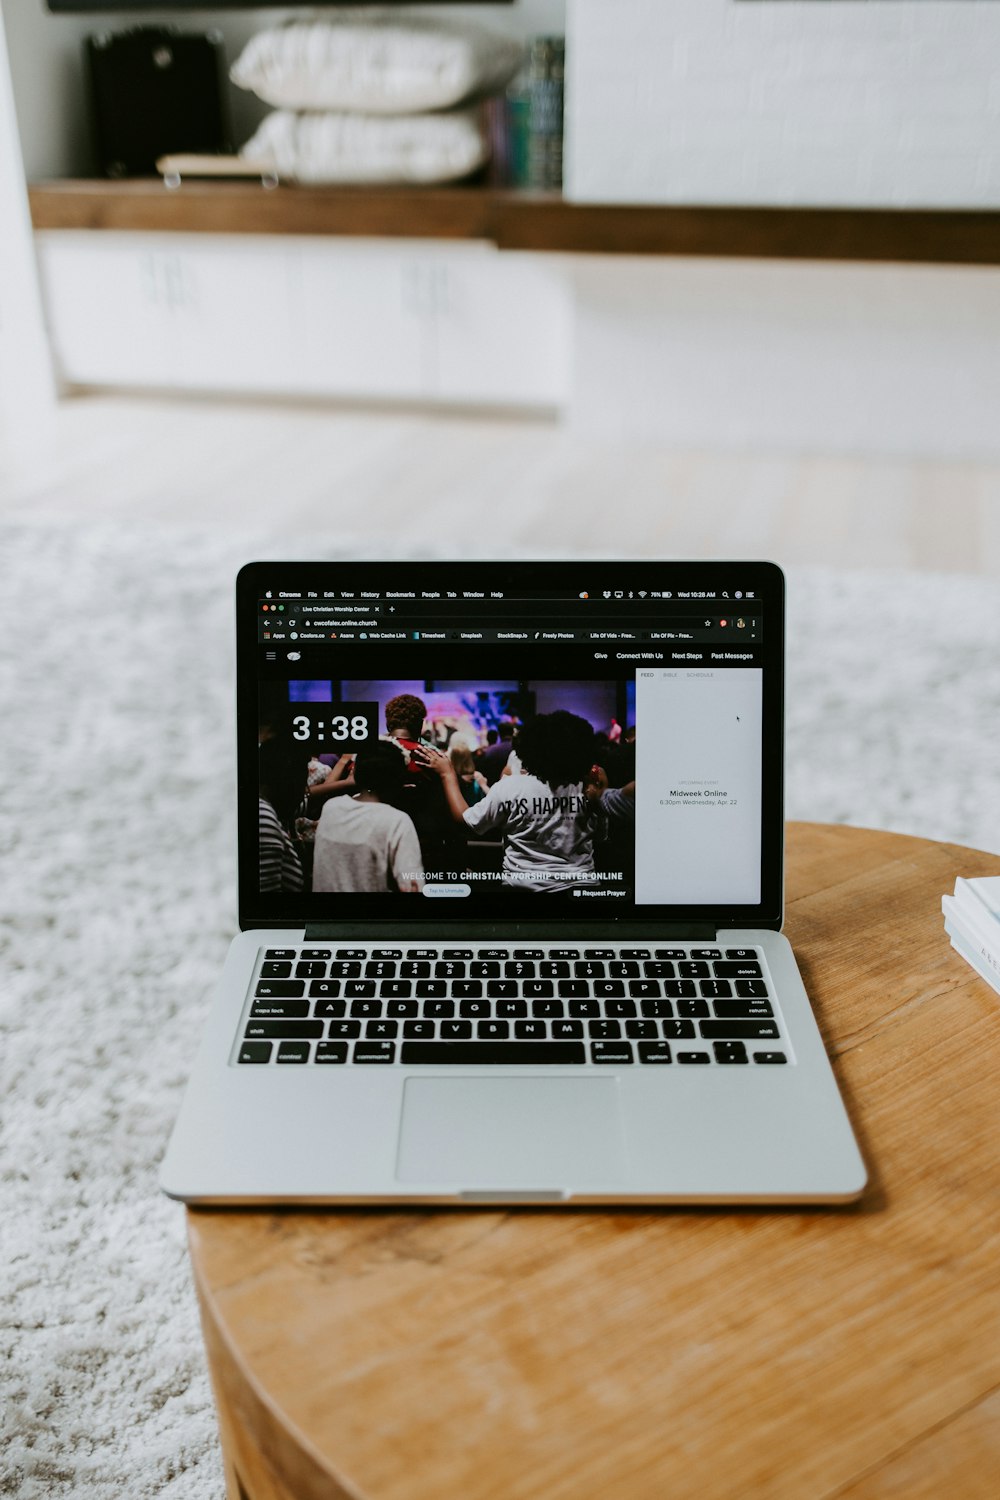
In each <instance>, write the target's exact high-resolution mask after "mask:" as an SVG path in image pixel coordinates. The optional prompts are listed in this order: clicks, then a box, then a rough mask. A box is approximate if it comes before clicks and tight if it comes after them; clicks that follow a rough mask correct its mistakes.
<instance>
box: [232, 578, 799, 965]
mask: <svg viewBox="0 0 1000 1500" xmlns="http://www.w3.org/2000/svg"><path fill="white" fill-rule="evenodd" d="M473 571H474V576H475V580H476V585H475V586H476V587H477V588H483V589H486V590H490V589H496V590H502V591H503V592H504V593H505V594H507V595H510V594H513V593H515V592H516V590H517V589H518V587H520V588H523V589H528V590H531V591H532V592H533V591H536V590H540V589H549V588H551V589H553V590H554V591H560V592H566V591H569V590H573V589H574V588H576V587H578V585H579V581H580V579H581V577H582V576H583V575H587V576H588V577H589V578H592V579H596V580H598V581H600V580H601V579H602V578H605V579H606V578H612V577H613V578H614V579H615V580H617V581H618V586H621V587H623V588H624V589H625V590H628V589H636V590H638V589H641V588H648V587H649V583H650V580H651V579H652V578H653V576H654V575H655V578H656V580H657V586H658V587H666V588H669V589H671V590H672V591H673V592H674V593H675V594H676V592H677V590H678V589H685V590H716V591H719V592H721V591H723V590H728V591H729V592H730V594H732V593H733V591H734V590H735V589H737V588H740V589H743V590H745V589H746V588H747V587H748V586H749V587H750V588H752V589H753V591H754V595H755V598H756V599H757V600H758V601H759V603H760V606H761V613H762V619H763V622H764V624H763V637H762V640H761V643H760V659H761V663H762V667H763V679H762V685H763V701H762V746H761V748H762V771H761V780H762V787H761V791H762V799H761V885H760V893H761V899H760V901H759V902H758V903H756V904H754V905H739V906H731V905H725V904H707V905H706V904H699V905H692V906H677V905H671V906H659V905H643V906H641V907H638V908H637V907H634V906H632V907H630V908H629V909H628V910H627V911H623V910H619V909H617V908H615V909H608V908H605V907H603V906H602V907H601V908H600V910H594V911H592V912H591V913H590V916H589V921H588V922H587V923H586V924H584V923H582V922H581V923H580V924H579V925H580V927H581V929H582V928H583V927H584V926H586V927H587V928H588V929H589V930H590V931H593V926H594V924H595V923H596V924H597V925H605V926H607V927H608V928H609V929H610V928H615V929H616V930H618V931H619V932H621V933H623V934H625V933H631V934H633V935H636V936H639V935H643V936H647V935H650V934H653V933H656V932H659V931H663V932H677V931H684V930H687V929H691V930H692V931H695V930H698V931H704V930H705V929H706V928H707V927H711V928H713V929H714V928H720V927H729V928H733V927H738V928H753V927H758V928H772V929H778V928H780V926H781V923H782V915H783V850H784V805H783V797H784V655H785V581H784V575H783V574H782V572H781V569H780V568H779V567H778V566H777V565H776V564H774V563H770V562H739V561H724V562H723V561H720V562H705V561H696V562H683V561H679V562H678V561H664V562H660V561H645V562H637V561H635V560H630V561H619V562H616V561H614V560H608V561H604V560H597V561H587V562H586V563H581V562H574V563H563V562H510V563H504V562H479V561H476V562H474V563H470V562H461V563H459V562H425V561H420V562H417V563H414V562H407V563H402V562H391V563H379V562H344V561H331V562H294V561H292V562H280V561H274V562H267V561H264V562H253V563H247V564H246V565H245V566H244V567H243V568H242V569H241V570H240V572H239V575H238V577H237V580H236V734H237V840H238V871H239V874H238V879H239V923H240V927H241V928H242V929H247V928H262V927H274V928H292V927H295V928H302V927H307V928H308V927H316V926H322V925H329V926H330V927H331V929H333V928H338V927H342V928H343V930H344V932H345V933H346V932H347V931H348V930H350V929H353V930H355V931H356V932H357V933H358V935H359V936H360V935H361V933H362V931H363V930H364V931H370V932H371V933H372V934H376V933H377V932H378V931H379V929H380V928H382V927H384V928H385V930H386V932H387V933H388V931H389V929H390V928H391V929H393V930H396V929H400V928H401V927H402V926H403V925H405V927H406V928H407V929H408V930H409V932H410V933H411V935H413V934H417V933H419V932H420V931H421V930H426V932H427V933H428V934H431V933H432V932H434V931H439V930H440V931H441V932H445V931H447V932H449V933H456V934H457V933H460V932H461V931H463V930H464V929H466V928H468V930H469V932H470V933H473V932H478V933H482V934H483V935H484V936H485V935H486V933H487V932H489V934H490V935H492V936H494V937H501V936H503V934H504V932H506V931H508V930H509V933H510V935H511V936H516V935H519V934H523V933H530V932H532V931H538V932H539V933H540V932H541V929H542V928H549V929H552V928H553V927H558V930H559V932H566V931H567V928H566V917H567V913H566V911H565V907H561V908H560V909H559V910H558V911H555V912H554V911H553V909H552V907H551V906H550V905H549V904H548V903H547V902H546V901H545V899H544V898H541V899H540V898H539V897H538V896H537V895H527V894H526V895H525V896H524V898H523V901H518V902H516V903H512V902H510V901H507V900H505V902H504V903H503V911H502V913H501V912H498V913H496V914H491V913H489V912H488V911H484V909H483V906H482V905H481V904H480V905H477V909H476V910H475V911H466V910H453V909H452V903H450V902H449V903H448V908H449V909H448V910H447V911H444V910H442V903H441V902H439V901H435V902H433V903H431V902H426V903H421V906H426V910H420V911H419V913H418V914H415V912H414V908H413V902H414V901H415V900H419V898H415V897H400V898H398V899H397V898H394V897H392V896H391V895H388V894H386V895H381V894H376V895H370V896H363V895H359V896H357V897H351V898H350V900H351V909H350V912H347V913H345V911H344V909H343V900H344V898H343V897H340V896H332V895H330V894H321V893H314V892H311V891H301V892H262V891H261V890H260V889H259V885H260V874H259V871H260V863H259V823H258V810H257V803H258V795H259V788H258V779H259V778H258V759H259V751H258V707H259V665H260V647H259V641H258V608H259V600H260V598H261V596H262V594H263V592H264V591H265V590H266V589H267V588H272V589H273V588H274V587H275V586H276V582H277V580H280V587H282V588H286V589H289V590H303V591H304V590H310V589H312V590H317V591H327V590H336V589H340V588H357V589H359V590H361V589H365V588H370V589H392V590H405V589H413V588H418V589H429V588H438V587H440V588H442V589H448V588H451V589H454V588H460V589H461V588H467V587H468V586H469V579H470V574H471V573H472V572H473ZM653 607H654V606H653V604H652V603H649V605H648V608H650V609H652V608H653ZM354 649H357V648H354ZM406 649H407V650H409V649H411V648H406ZM523 649H524V648H523V647H516V646H515V647H512V648H511V650H512V656H513V653H514V652H516V651H518V650H523ZM514 664H515V667H516V665H517V662H516V659H515V662H514ZM355 668H356V661H355V662H352V664H351V670H350V672H349V673H345V675H353V672H354V671H355ZM416 675H418V676H419V675H421V674H419V673H417V674H416ZM511 675H512V676H513V675H514V673H511ZM639 732H640V733H641V726H639ZM455 905H456V906H460V903H457V902H456V903H455ZM573 925H574V926H575V925H576V923H574V924H573ZM414 940H417V939H416V937H415V936H414Z"/></svg>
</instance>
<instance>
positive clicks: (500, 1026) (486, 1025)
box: [476, 1021, 510, 1042]
mask: <svg viewBox="0 0 1000 1500" xmlns="http://www.w3.org/2000/svg"><path fill="white" fill-rule="evenodd" d="M476 1036H477V1037H479V1039H480V1041H483V1040H485V1041H488V1042H505V1041H506V1040H507V1038H508V1037H509V1036H510V1022H509V1021H477V1022H476Z"/></svg>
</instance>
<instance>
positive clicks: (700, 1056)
mask: <svg viewBox="0 0 1000 1500" xmlns="http://www.w3.org/2000/svg"><path fill="white" fill-rule="evenodd" d="M677 1061H678V1062H679V1063H707V1062H711V1058H710V1057H709V1055H708V1053H707V1052H678V1054H677Z"/></svg>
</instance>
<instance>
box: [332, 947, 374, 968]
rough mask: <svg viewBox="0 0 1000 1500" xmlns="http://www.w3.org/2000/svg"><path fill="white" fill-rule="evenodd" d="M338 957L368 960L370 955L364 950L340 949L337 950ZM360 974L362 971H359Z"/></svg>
mask: <svg viewBox="0 0 1000 1500" xmlns="http://www.w3.org/2000/svg"><path fill="white" fill-rule="evenodd" d="M337 957H338V958H367V957H368V954H367V953H366V952H365V950H364V949H363V948H338V949H337ZM360 972H361V970H360V969H359V970H358V973H359V974H360Z"/></svg>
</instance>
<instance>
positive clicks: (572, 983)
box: [556, 979, 590, 1000]
mask: <svg viewBox="0 0 1000 1500" xmlns="http://www.w3.org/2000/svg"><path fill="white" fill-rule="evenodd" d="M556 983H557V984H558V985H559V993H560V995H561V996H562V997H563V999H564V1000H584V999H586V998H587V996H588V995H589V994H590V985H589V984H588V983H587V981H586V980H585V979H559V980H557V981H556Z"/></svg>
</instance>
